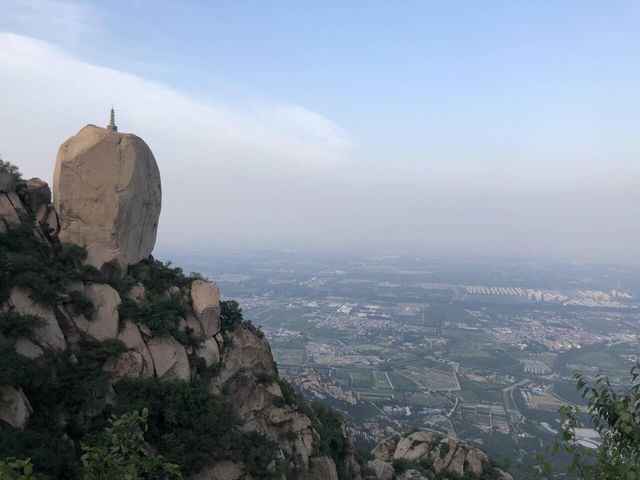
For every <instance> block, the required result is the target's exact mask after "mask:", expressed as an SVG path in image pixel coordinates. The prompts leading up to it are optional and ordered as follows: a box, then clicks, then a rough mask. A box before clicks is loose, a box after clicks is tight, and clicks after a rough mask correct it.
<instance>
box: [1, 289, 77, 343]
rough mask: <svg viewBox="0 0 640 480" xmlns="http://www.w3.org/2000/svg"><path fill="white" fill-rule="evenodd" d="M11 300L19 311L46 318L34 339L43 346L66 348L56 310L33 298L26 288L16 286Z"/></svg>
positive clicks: (12, 291)
mask: <svg viewBox="0 0 640 480" xmlns="http://www.w3.org/2000/svg"><path fill="white" fill-rule="evenodd" d="M9 302H10V303H11V305H13V307H14V308H15V309H16V311H17V312H18V313H21V314H23V315H37V316H38V317H41V318H42V319H44V321H45V323H44V325H43V326H42V327H39V328H37V329H36V330H35V332H34V337H33V340H34V341H35V343H37V344H38V345H39V346H41V347H47V348H53V349H55V350H64V349H65V348H67V341H66V340H65V338H64V335H63V333H62V330H61V329H60V325H59V324H58V320H57V319H56V315H55V312H54V311H53V309H52V308H51V307H49V306H45V305H41V304H39V303H36V302H34V301H33V299H32V298H31V292H30V291H29V290H27V289H25V288H21V287H14V288H12V289H11V293H10V294H9Z"/></svg>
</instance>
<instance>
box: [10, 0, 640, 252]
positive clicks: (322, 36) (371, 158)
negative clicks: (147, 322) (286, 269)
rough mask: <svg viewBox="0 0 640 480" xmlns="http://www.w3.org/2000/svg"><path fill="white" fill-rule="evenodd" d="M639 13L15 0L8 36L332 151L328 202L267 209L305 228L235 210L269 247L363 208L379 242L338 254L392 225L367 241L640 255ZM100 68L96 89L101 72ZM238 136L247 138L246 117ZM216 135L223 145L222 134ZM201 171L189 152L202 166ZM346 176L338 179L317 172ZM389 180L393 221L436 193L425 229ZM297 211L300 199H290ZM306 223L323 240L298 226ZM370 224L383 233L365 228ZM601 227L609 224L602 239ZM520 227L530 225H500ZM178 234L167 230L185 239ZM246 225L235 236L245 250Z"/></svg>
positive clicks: (296, 153) (435, 5)
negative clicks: (638, 186) (279, 230)
mask: <svg viewBox="0 0 640 480" xmlns="http://www.w3.org/2000/svg"><path fill="white" fill-rule="evenodd" d="M639 24H640V2H639V1H637V0H635V1H611V2H601V1H600V2H589V1H562V2H550V1H549V2H546V1H545V2H519V1H483V2H477V1H473V2H471V1H470V2H428V1H420V2H418V1H415V2H410V1H404V2H390V1H389V2H382V1H380V2H373V1H367V2H364V1H363V2H357V1H353V2H331V1H323V2H277V1H276V2H263V1H254V2H250V1H233V2H231V1H229V2H177V1H176V2H171V1H145V0H141V1H111V2H94V3H92V2H55V1H49V0H24V1H18V0H9V1H6V0H5V1H2V0H0V31H4V32H10V33H12V34H18V35H19V36H20V38H22V39H23V40H24V39H33V40H40V41H42V42H43V43H41V44H38V45H39V48H40V47H43V45H44V44H46V45H47V46H49V47H51V48H52V49H54V50H55V52H56V54H60V55H65V56H67V57H68V58H72V59H73V61H75V62H77V63H78V64H81V63H82V64H86V65H91V66H100V67H104V68H105V69H108V70H109V71H111V72H117V73H119V74H124V75H130V76H131V77H133V78H135V79H138V80H142V81H144V82H148V84H149V85H151V86H150V87H148V88H149V89H152V88H154V86H157V87H158V88H164V89H167V90H168V91H170V92H171V93H172V94H176V95H180V96H181V98H183V99H184V98H188V100H189V102H191V104H192V107H193V108H195V107H194V106H196V105H200V106H202V107H203V108H213V109H214V110H215V111H216V112H224V113H225V115H236V116H239V117H242V118H243V119H247V118H248V119H249V120H250V121H251V122H252V125H256V124H258V125H259V128H258V130H260V131H261V132H263V130H261V129H264V128H266V129H268V130H274V131H276V132H277V134H278V135H282V136H283V145H284V144H285V143H287V142H288V143H287V145H291V144H293V143H295V145H296V146H295V148H294V149H293V150H292V149H291V148H290V147H285V146H283V147H282V148H283V150H278V151H277V152H272V155H273V156H274V157H276V156H282V157H288V156H289V157H290V162H292V163H295V164H296V165H297V167H300V166H301V165H300V164H303V165H302V170H304V168H305V167H304V162H306V161H307V160H310V163H312V164H315V163H317V162H315V161H314V159H316V157H317V158H320V159H321V160H320V163H323V164H330V165H331V166H330V167H328V168H330V169H332V170H331V172H328V171H327V170H326V169H325V170H323V173H322V174H318V172H317V171H316V170H315V169H314V168H311V170H304V171H305V172H306V173H304V172H303V173H296V174H295V176H296V178H295V182H296V183H297V184H300V185H305V187H304V189H306V191H307V192H308V191H313V192H317V193H318V194H322V193H323V192H327V190H329V191H331V192H333V195H332V199H323V202H318V203H317V204H316V203H314V201H313V199H310V198H308V197H305V196H304V195H302V194H301V192H299V191H287V192H286V193H284V194H283V195H284V196H285V197H286V198H287V201H285V202H284V204H285V205H284V206H283V205H282V204H279V203H277V202H275V203H274V204H273V205H272V207H273V209H276V208H279V209H281V210H282V209H283V208H284V211H285V213H282V212H279V213H280V214H281V217H282V218H281V222H282V225H281V226H285V225H294V226H296V228H295V231H291V230H290V229H287V228H284V231H285V235H284V237H278V236H277V235H274V234H273V232H271V231H269V230H268V229H269V228H270V227H269V225H268V224H264V225H262V224H261V222H259V221H257V220H256V218H253V217H252V216H251V215H250V209H249V207H248V206H247V208H246V209H245V208H242V206H238V205H236V207H238V209H237V210H236V212H238V211H240V212H245V213H243V214H242V215H241V216H242V218H243V223H247V222H249V223H252V224H253V225H254V226H255V227H256V228H257V229H261V228H263V229H265V231H264V233H265V238H266V240H265V242H266V243H270V244H273V245H280V244H282V245H283V246H284V244H285V243H287V241H286V240H287V239H295V240H292V242H293V243H294V244H296V245H299V244H300V245H311V244H313V241H312V239H314V238H322V241H321V243H322V244H323V245H324V244H326V243H327V239H328V238H335V236H334V237H331V235H328V234H327V233H326V232H328V231H331V230H336V229H341V230H342V231H344V227H345V225H353V219H354V218H355V219H363V220H362V221H363V224H362V225H358V222H357V221H356V223H355V226H354V230H355V231H362V230H364V231H366V232H369V234H367V235H360V234H354V235H351V236H349V234H345V235H343V236H346V237H349V238H348V239H344V240H343V241H336V242H335V246H336V247H343V246H353V245H354V244H360V243H362V242H365V241H368V240H367V239H370V238H372V237H375V238H378V239H380V238H387V237H386V235H388V233H385V232H389V231H390V230H393V231H396V232H401V235H393V237H394V238H388V239H387V240H388V241H387V240H385V241H382V242H381V243H380V242H371V245H372V246H374V247H375V246H379V247H385V248H399V249H402V248H419V247H421V246H423V247H425V248H427V249H428V248H430V247H433V248H449V247H451V248H453V249H457V250H467V249H469V248H471V243H469V242H468V240H467V241H464V242H461V241H459V239H460V238H461V237H464V236H468V235H469V233H470V232H473V234H474V235H477V236H478V239H479V240H478V248H479V249H480V250H483V249H489V247H490V246H492V247H491V248H494V247H495V249H496V250H497V251H503V250H504V251H518V252H520V251H521V252H522V253H536V254H545V253H547V254H555V253H562V254H571V253H572V252H573V253H578V254H581V255H586V256H599V255H613V254H615V255H620V254H621V252H622V254H623V255H625V254H627V253H628V254H629V255H631V254H632V246H633V245H634V244H636V245H637V242H638V241H640V232H639V231H638V229H637V227H635V226H630V225H629V223H631V222H629V218H630V216H632V215H633V213H634V210H633V209H632V205H634V202H636V201H637V200H638V197H637V195H636V194H635V193H633V188H632V183H633V180H634V179H635V180H637V179H638V174H640V168H639V167H638V164H639V162H638V161H639V160H640V135H639V133H638V132H640V113H639V112H640V80H639V79H640V29H639V28H638V25H639ZM12 38H13V37H12ZM12 41H13V42H14V44H15V41H16V40H15V38H13V40H12ZM21 51H22V50H21ZM50 57H51V55H47V56H46V58H50ZM65 58H66V57H65ZM51 68H55V67H51ZM92 75H93V74H92ZM95 75H97V76H91V79H92V82H94V83H95V82H99V81H100V79H101V78H106V77H101V76H100V75H99V74H95ZM16 81H17V80H16ZM22 81H23V80H22ZM6 82H8V80H6ZM123 82H124V80H123ZM118 85H119V86H118V88H113V91H111V92H107V93H108V95H106V96H105V101H107V100H108V97H109V95H110V98H112V102H113V101H115V103H116V104H118V103H120V104H122V103H125V105H124V106H123V107H124V113H125V115H128V114H130V115H129V120H130V122H131V125H132V126H134V125H135V126H136V128H138V130H137V131H140V129H143V133H144V132H148V133H147V136H149V135H150V136H151V138H154V135H156V136H157V137H158V138H160V134H159V133H158V128H160V127H158V126H152V124H151V122H150V121H149V122H147V123H145V122H143V121H141V120H140V117H142V115H143V114H142V112H135V111H134V109H133V107H131V109H132V110H131V112H127V110H126V109H127V105H131V104H132V103H133V101H132V100H129V98H128V97H127V94H126V92H125V90H128V88H127V86H126V82H124V83H122V84H120V83H118ZM105 88H106V89H108V88H109V84H108V83H105ZM118 89H120V90H118ZM144 90H145V89H144V88H142V91H144ZM63 93H64V92H63ZM93 95H94V94H93V93H91V94H90V93H87V97H90V96H93ZM162 98H163V97H162V94H161V93H159V92H158V95H156V96H154V103H153V104H150V105H151V106H149V107H147V108H153V116H155V117H158V115H160V118H158V119H157V120H158V121H160V120H161V115H162V111H161V109H160V108H159V105H158V101H157V100H156V99H160V102H159V103H160V104H162ZM121 99H127V101H125V102H122V101H121ZM172 102H173V100H169V99H167V104H168V107H167V116H170V118H167V119H165V120H168V121H170V122H180V123H188V122H189V121H190V120H189V118H194V119H195V118H197V119H198V121H200V122H203V121H207V120H203V119H205V117H202V118H201V117H199V116H197V115H196V116H194V117H191V116H190V113H189V112H191V110H189V109H186V110H179V111H178V110H176V109H174V103H175V102H173V103H172ZM142 107H143V104H142V103H141V104H140V108H142ZM96 108H97V107H96ZM176 108H177V107H176ZM190 108H191V107H190ZM179 112H182V113H179ZM79 113H80V112H78V115H79ZM91 113H92V112H91ZM147 113H148V112H147ZM72 117H73V120H74V121H76V117H77V116H72V115H71V114H70V115H69V118H72ZM136 118H137V119H138V124H136V123H135V120H136ZM206 118H209V117H206ZM219 118H220V123H215V125H216V126H217V127H218V128H217V131H218V133H220V131H221V129H220V128H219V125H223V124H224V125H228V124H229V123H228V122H226V120H224V119H223V118H222V117H219ZM234 118H235V117H234ZM69 121H70V120H69ZM194 121H195V120H194ZM225 122H226V123H225ZM69 128H71V126H69ZM242 128H244V127H242ZM229 130H230V132H231V134H237V133H238V132H240V131H242V132H244V130H241V127H239V126H237V125H236V124H235V123H233V122H231V126H230V127H229ZM251 131H252V132H255V130H251ZM72 132H73V130H71V131H68V130H67V135H70V134H71V133H72ZM263 133H264V132H263ZM56 134H57V132H56ZM252 134H253V133H251V134H247V135H248V139H249V140H248V142H247V143H248V144H250V145H255V146H256V150H255V151H254V152H253V155H254V156H255V157H261V156H262V151H263V150H261V149H265V148H267V147H268V146H269V144H270V140H268V139H266V140H265V138H267V137H269V134H264V135H262V133H261V134H260V135H259V137H260V139H261V140H255V141H254V140H251V138H253V137H251V135H252ZM52 135H53V133H52ZM145 138H146V137H145ZM216 138H217V137H215V138H214V139H212V142H215V141H218V142H219V141H220V140H216ZM284 139H286V142H284ZM0 140H2V139H1V138H0ZM223 140H225V141H226V137H225V138H223ZM157 142H160V140H158V141H157ZM261 142H262V143H261ZM58 143H59V142H58ZM152 148H153V145H152ZM229 148H230V149H232V148H233V147H232V146H230V147H229ZM287 149H289V150H287ZM9 151H10V152H13V151H14V150H13V149H11V148H9ZM154 151H155V149H154ZM287 152H290V153H291V155H289V154H288V153H287ZM301 152H304V154H302V153H301ZM167 153H169V152H167ZM200 153H202V152H200ZM156 156H158V154H157V153H156ZM205 156H206V155H205ZM246 156H247V162H248V163H247V165H246V171H242V172H240V171H238V172H236V174H237V175H238V176H241V175H243V176H245V177H243V178H246V175H249V174H253V173H255V172H256V170H258V171H262V172H263V173H262V174H263V175H264V176H262V177H261V176H254V177H253V178H249V183H251V182H254V184H255V185H256V186H257V185H261V184H264V183H265V182H267V181H269V182H270V183H273V182H275V183H274V185H276V186H274V187H273V190H272V191H266V190H265V191H264V192H263V193H264V195H263V196H261V197H260V198H261V199H264V198H271V199H273V198H279V197H280V196H282V195H281V194H282V192H283V190H282V188H281V187H282V186H280V185H278V183H277V180H273V179H272V178H271V177H272V176H273V177H280V176H282V174H283V173H282V172H283V171H286V172H287V173H286V174H285V175H287V176H289V177H290V176H291V175H294V174H291V173H290V172H289V167H285V168H284V169H279V168H277V167H274V166H273V165H271V164H269V165H266V164H261V166H260V167H256V166H255V165H251V160H250V159H251V157H252V153H251V152H249V151H247V152H246ZM266 156H268V154H267V155H266ZM197 157H198V152H193V158H197ZM327 159H328V160H327ZM159 162H160V164H161V168H162V162H161V160H160V159H159ZM290 164H291V163H289V164H287V165H290ZM198 165H201V162H195V161H194V163H193V167H194V168H196V167H197V166H198ZM297 167H296V168H297ZM167 168H171V167H170V166H169V167H167ZM225 168H226V167H225ZM225 172H226V170H225ZM251 172H253V173H251ZM336 177H339V178H340V179H341V180H339V181H338V182H337V183H338V185H327V184H324V183H322V182H323V181H324V182H331V179H332V178H333V179H335V178H336ZM234 178H235V177H234ZM385 179H387V180H389V182H388V183H389V185H386V186H385V182H384V180H385ZM391 182H393V184H391ZM165 183H166V182H165ZM362 184H364V186H363V185H362ZM381 185H383V187H380V186H381ZM256 188H257V187H256ZM378 188H388V189H389V193H388V197H389V198H387V199H386V200H388V201H389V202H391V203H393V202H397V206H396V207H394V208H391V209H390V210H389V211H388V212H387V216H393V215H397V214H398V212H399V211H401V210H402V203H401V202H402V201H404V202H405V205H407V204H420V205H423V204H425V203H429V205H430V206H432V205H433V204H434V203H440V205H441V206H442V209H443V211H439V212H436V213H435V214H434V212H432V211H431V210H429V209H427V210H425V211H424V212H423V214H422V215H421V218H423V223H422V224H421V225H415V222H414V225H413V226H411V225H409V224H407V225H404V224H402V225H398V224H397V223H396V222H394V221H389V220H383V219H382V218H381V217H380V216H378V215H376V214H375V211H376V210H378V211H379V205H378V204H377V203H376V202H379V201H380V200H379V195H380V192H379V190H377V191H375V192H374V191H371V190H373V189H378ZM368 190H369V193H367V191H368ZM354 192H355V193H354ZM456 192H463V194H461V195H456ZM368 195H371V197H369V196H368ZM354 197H355V198H354ZM314 198H315V197H314ZM325 200H332V201H334V202H335V205H334V206H332V203H331V201H329V202H328V203H327V202H326V201H325ZM479 200H481V201H486V205H487V209H486V210H487V211H485V213H484V215H486V217H483V218H482V219H483V220H484V221H483V222H479V221H478V219H477V218H476V217H477V214H474V213H473V212H472V211H471V210H468V209H467V207H465V205H469V204H473V203H474V202H477V201H479ZM351 201H353V205H356V206H354V207H352V210H351V211H352V217H350V218H343V219H338V220H339V221H338V220H336V219H335V218H333V217H334V216H332V215H330V214H329V213H327V212H326V211H323V210H322V205H323V204H324V205H327V208H328V209H329V210H331V209H333V211H335V209H336V208H339V207H337V205H341V203H340V202H342V204H343V203H345V202H346V203H349V202H351ZM260 202H261V201H260ZM292 203H294V204H295V203H299V206H297V207H296V208H295V209H292V210H288V209H287V207H286V205H291V204H292ZM367 205H369V206H371V211H368V208H367ZM509 205H511V206H512V207H506V206H509ZM304 206H307V210H305V208H304ZM289 208H290V207H289ZM408 208H410V207H408ZM430 208H431V207H430ZM245 210H246V211H245ZM540 210H543V211H545V212H547V214H540ZM584 210H587V211H589V212H591V213H590V214H585V212H584ZM636 212H637V210H636ZM232 213H234V212H233V211H232V210H231V209H230V210H229V212H228V214H229V216H230V217H231V215H232ZM598 215H599V216H598ZM549 217H552V220H553V221H552V220H550V219H549ZM555 217H557V218H555ZM445 218H446V219H447V220H446V221H445V220H444V219H445ZM522 218H527V219H528V220H527V222H529V223H525V222H524V221H523V220H522ZM249 219H250V220H249ZM304 219H309V221H311V222H315V223H316V224H317V225H319V226H318V230H322V232H324V233H323V234H322V235H319V234H318V232H317V231H315V230H314V229H313V228H308V226H306V225H305V228H299V227H300V223H301V222H304V223H306V222H307V221H306V220H304ZM167 221H168V222H171V217H168V220H167ZM375 222H380V225H379V227H378V228H374V229H371V228H370V227H368V226H367V225H370V224H371V223H375ZM385 222H387V223H385ZM518 222H521V224H520V223H518ZM536 222H539V223H536ZM562 222H564V224H563V223H562ZM567 222H569V223H570V222H575V225H571V226H570V227H567ZM170 224H171V223H169V225H170ZM276 224H277V222H276ZM229 225H230V226H234V228H235V227H238V226H237V225H233V222H232V221H230V223H229ZM429 225H432V226H433V228H434V229H437V230H445V231H448V232H450V234H449V235H448V236H447V235H445V234H438V240H437V241H435V242H433V243H431V240H430V239H431V238H433V235H432V234H430V231H429ZM594 225H601V227H602V229H604V231H605V232H606V234H602V235H600V234H597V233H594V234H593V235H589V234H590V233H592V232H591V230H590V229H593V226H594ZM238 228H239V227H238ZM506 228H509V229H512V228H516V229H517V231H516V232H513V231H509V232H506V233H507V234H506V235H505V234H504V233H505V232H504V229H506ZM484 229H486V232H484V231H483V230H484ZM170 230H171V229H167V230H166V232H167V235H166V238H167V241H170V240H171V241H174V240H176V239H175V238H174V237H173V236H171V235H170ZM240 230H242V229H240ZM243 231H244V230H243ZM551 231H556V232H557V231H562V232H565V233H564V234H560V235H559V236H558V238H557V242H555V243H554V242H549V241H548V240H547V239H546V238H547V236H548V233H549V232H551ZM161 232H162V231H161ZM304 232H307V233H304ZM465 232H466V233H465ZM500 232H502V233H503V234H501V233H500ZM576 232H579V236H578V233H576ZM251 233H252V232H250V230H246V233H245V234H243V235H245V236H246V237H247V238H244V237H243V236H242V235H241V236H240V237H238V238H233V239H231V238H229V239H227V240H225V242H223V243H229V242H232V243H243V242H247V241H248V239H249V238H248V237H252V236H253V235H251ZM253 233H255V232H253ZM212 235H213V233H212ZM398 236H401V237H402V238H404V239H405V241H400V240H398V239H397V238H395V237H398ZM586 236H591V237H593V238H592V239H585V237H586ZM365 237H366V238H365ZM161 238H162V237H161ZM408 238H411V241H406V240H407V239H408ZM505 238H507V240H504V239H505ZM249 243H250V242H249ZM578 244H580V245H582V244H584V245H583V247H584V248H576V245H578ZM492 253H494V252H492Z"/></svg>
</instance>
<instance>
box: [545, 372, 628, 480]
mask: <svg viewBox="0 0 640 480" xmlns="http://www.w3.org/2000/svg"><path fill="white" fill-rule="evenodd" d="M630 376H631V381H630V383H629V385H628V386H627V387H626V389H624V390H622V391H620V389H618V388H614V387H613V386H612V385H611V383H610V381H609V379H608V378H607V377H606V376H604V375H602V374H600V375H598V376H597V377H596V379H595V382H589V381H588V380H587V378H586V377H585V376H584V375H582V374H580V373H577V374H576V375H575V380H576V388H577V390H578V391H579V392H580V394H581V395H582V397H583V398H584V399H585V400H586V401H587V411H586V413H587V414H588V416H589V419H590V422H591V424H592V426H593V428H595V429H596V430H597V431H598V433H600V435H601V439H602V444H601V445H600V447H599V448H598V449H597V450H595V451H594V450H590V449H588V448H586V447H584V446H582V445H581V444H580V443H579V441H578V438H577V434H576V430H577V429H578V428H582V427H583V423H582V422H581V421H580V418H581V416H582V413H583V412H582V410H581V409H580V408H579V407H577V406H574V405H566V406H563V407H561V408H560V410H559V413H560V423H561V425H562V429H561V431H560V432H559V434H558V435H559V437H558V441H557V443H556V444H555V445H554V448H553V450H552V452H553V454H557V453H558V452H559V451H561V450H562V451H564V452H566V453H568V454H569V456H570V458H571V463H570V464H569V467H568V472H569V473H570V474H571V475H573V476H577V477H579V478H583V479H586V480H590V479H598V480H600V479H602V480H614V479H620V478H629V479H637V478H640V363H637V364H636V365H635V366H634V367H633V368H632V369H631V372H630ZM587 426H589V425H587ZM538 458H540V459H541V460H543V462H542V463H541V465H540V470H541V472H542V473H543V474H544V475H546V476H547V477H548V478H560V477H564V476H565V474H564V473H558V472H556V471H554V469H553V467H552V466H551V465H550V464H549V462H547V461H544V459H542V457H541V456H538Z"/></svg>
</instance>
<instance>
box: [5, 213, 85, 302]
mask: <svg viewBox="0 0 640 480" xmlns="http://www.w3.org/2000/svg"><path fill="white" fill-rule="evenodd" d="M35 231H36V230H35V219H34V218H33V216H31V215H25V216H24V218H23V220H22V222H20V223H18V224H15V225H11V226H10V227H9V229H8V230H7V231H6V232H5V233H3V234H0V302H4V301H6V300H7V299H8V298H9V292H10V291H11V289H12V288H13V287H16V286H18V287H26V288H29V289H31V291H32V297H33V299H34V300H35V301H37V302H41V303H45V304H50V305H53V304H54V303H55V302H56V300H57V299H58V295H59V293H60V292H62V291H64V290H65V287H66V286H68V285H69V284H71V283H73V282H77V281H80V280H82V279H83V273H82V272H83V270H82V269H81V268H80V266H81V263H82V261H83V260H84V259H85V258H86V255H87V252H86V251H85V250H84V249H83V248H82V247H79V246H78V245H73V244H62V245H54V246H53V247H52V246H51V245H49V244H48V243H45V242H42V241H40V240H39V239H38V238H37V237H36V234H35Z"/></svg>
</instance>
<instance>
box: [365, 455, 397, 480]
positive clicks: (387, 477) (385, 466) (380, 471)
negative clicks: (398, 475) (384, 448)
mask: <svg viewBox="0 0 640 480" xmlns="http://www.w3.org/2000/svg"><path fill="white" fill-rule="evenodd" d="M367 467H369V469H370V470H372V471H373V473H375V475H376V480H392V479H393V476H394V475H395V471H394V470H393V466H392V465H391V464H390V463H389V462H384V461H382V460H378V459H377V458H374V459H373V460H369V463H367Z"/></svg>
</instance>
